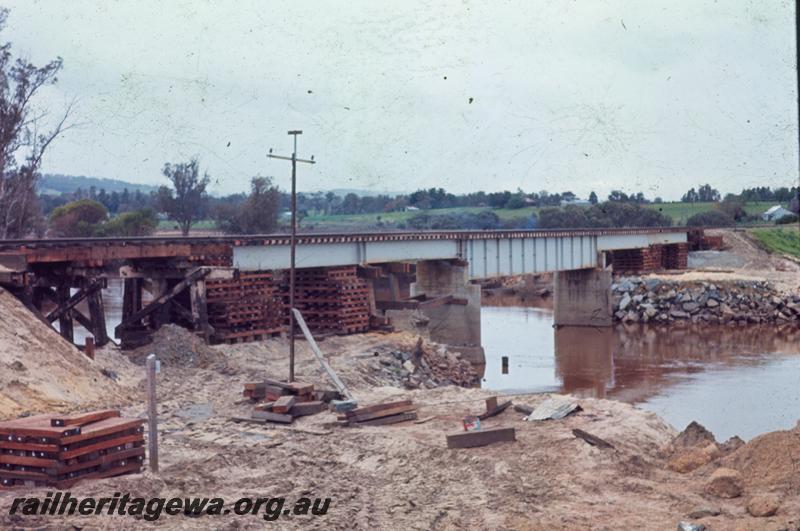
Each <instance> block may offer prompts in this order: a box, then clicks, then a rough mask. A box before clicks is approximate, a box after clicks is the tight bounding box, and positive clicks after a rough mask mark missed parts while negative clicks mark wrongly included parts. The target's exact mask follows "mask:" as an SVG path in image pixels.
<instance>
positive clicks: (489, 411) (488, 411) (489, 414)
mask: <svg viewBox="0 0 800 531" xmlns="http://www.w3.org/2000/svg"><path fill="white" fill-rule="evenodd" d="M492 398H494V407H493V408H492V409H489V405H490V404H489V400H486V413H483V414H481V415H478V418H479V419H481V420H484V419H488V418H489V417H494V416H495V415H497V414H499V413H502V412H503V411H505V410H506V409H508V407H509V406H510V405H511V400H509V401H508V402H503V403H502V404H500V405H499V406H498V405H497V397H496V396H495V397H492Z"/></svg>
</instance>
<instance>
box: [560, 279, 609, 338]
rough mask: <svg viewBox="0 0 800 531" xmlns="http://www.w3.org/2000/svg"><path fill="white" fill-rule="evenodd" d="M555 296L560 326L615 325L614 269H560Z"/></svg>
mask: <svg viewBox="0 0 800 531" xmlns="http://www.w3.org/2000/svg"><path fill="white" fill-rule="evenodd" d="M554 295H555V298H554V304H553V324H555V325H556V326H611V270H610V269H577V270H574V271H558V272H557V273H556V274H555V294H554Z"/></svg>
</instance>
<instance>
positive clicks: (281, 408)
mask: <svg viewBox="0 0 800 531" xmlns="http://www.w3.org/2000/svg"><path fill="white" fill-rule="evenodd" d="M295 402H297V398H295V397H294V396H292V395H287V396H282V397H280V398H279V399H277V400H276V401H275V403H274V404H272V411H274V412H275V413H288V412H289V410H290V409H292V406H293V405H294V404H295Z"/></svg>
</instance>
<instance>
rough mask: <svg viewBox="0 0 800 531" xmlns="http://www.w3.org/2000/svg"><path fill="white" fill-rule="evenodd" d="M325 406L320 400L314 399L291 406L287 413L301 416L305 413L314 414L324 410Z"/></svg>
mask: <svg viewBox="0 0 800 531" xmlns="http://www.w3.org/2000/svg"><path fill="white" fill-rule="evenodd" d="M326 409H327V406H326V405H325V402H322V401H321V400H315V401H312V402H300V403H298V404H295V405H293V406H292V409H291V410H289V414H290V415H291V416H293V417H303V416H306V415H314V414H316V413H320V412H322V411H325V410H326Z"/></svg>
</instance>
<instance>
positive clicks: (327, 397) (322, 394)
mask: <svg viewBox="0 0 800 531" xmlns="http://www.w3.org/2000/svg"><path fill="white" fill-rule="evenodd" d="M341 397H342V395H340V394H339V391H334V390H332V389H317V390H315V391H314V398H315V399H317V400H321V401H323V402H330V401H331V400H339V399H340V398H341Z"/></svg>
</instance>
